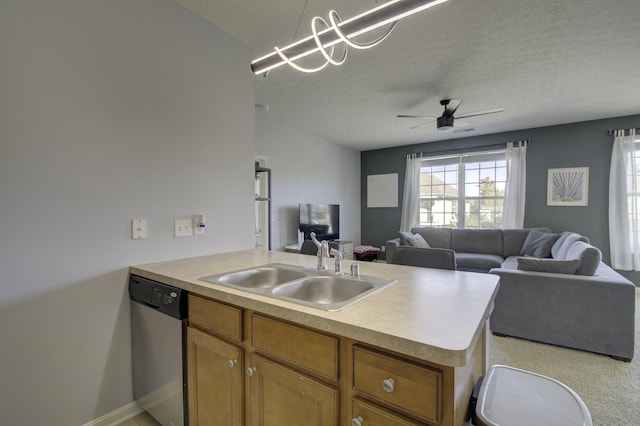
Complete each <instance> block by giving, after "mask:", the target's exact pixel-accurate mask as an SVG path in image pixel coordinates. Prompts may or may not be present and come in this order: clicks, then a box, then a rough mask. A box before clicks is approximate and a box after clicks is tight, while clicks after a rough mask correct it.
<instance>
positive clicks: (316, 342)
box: [251, 314, 338, 381]
mask: <svg viewBox="0 0 640 426" xmlns="http://www.w3.org/2000/svg"><path fill="white" fill-rule="evenodd" d="M251 344H252V345H253V347H255V348H256V349H258V350H261V351H263V352H265V353H268V354H269V355H271V356H272V357H274V358H277V359H279V360H281V361H284V362H287V363H289V364H292V365H294V366H297V367H300V368H302V369H305V370H307V371H308V372H310V373H314V374H316V375H318V376H319V377H321V378H326V379H329V380H332V381H335V380H337V379H338V339H337V338H336V337H332V336H327V335H325V334H322V333H318V332H315V331H312V330H308V329H306V328H302V327H298V326H295V325H292V324H288V323H284V322H281V321H277V320H273V319H271V318H266V317H263V316H260V315H255V314H254V315H252V316H251Z"/></svg>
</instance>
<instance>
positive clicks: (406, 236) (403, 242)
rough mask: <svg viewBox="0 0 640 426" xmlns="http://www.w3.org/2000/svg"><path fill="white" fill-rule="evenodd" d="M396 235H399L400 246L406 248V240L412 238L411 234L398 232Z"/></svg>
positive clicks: (407, 242) (407, 243)
mask: <svg viewBox="0 0 640 426" xmlns="http://www.w3.org/2000/svg"><path fill="white" fill-rule="evenodd" d="M398 235H400V245H401V246H407V245H409V241H408V239H409V238H411V237H413V232H409V231H400V232H398Z"/></svg>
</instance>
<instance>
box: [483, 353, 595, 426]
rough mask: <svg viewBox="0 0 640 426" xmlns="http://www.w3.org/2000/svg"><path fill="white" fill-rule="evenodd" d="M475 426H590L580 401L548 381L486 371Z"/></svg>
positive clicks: (505, 369)
mask: <svg viewBox="0 0 640 426" xmlns="http://www.w3.org/2000/svg"><path fill="white" fill-rule="evenodd" d="M475 424H476V425H477V426H556V425H557V426H592V425H593V423H592V422H591V414H589V410H588V409H587V406H586V405H585V403H584V401H582V399H581V398H580V397H579V396H578V394H576V393H575V392H574V391H573V390H571V389H570V388H569V387H568V386H566V385H564V384H563V383H560V382H559V381H557V380H554V379H552V378H550V377H546V376H542V375H540V374H536V373H532V372H530V371H525V370H520V369H518V368H513V367H509V366H506V365H492V366H491V367H489V370H488V371H487V374H486V376H485V377H484V380H483V381H482V384H481V386H480V392H479V394H478V400H477V402H476V407H475Z"/></svg>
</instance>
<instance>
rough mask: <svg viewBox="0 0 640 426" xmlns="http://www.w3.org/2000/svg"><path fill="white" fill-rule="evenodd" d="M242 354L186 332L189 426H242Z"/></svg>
mask: <svg viewBox="0 0 640 426" xmlns="http://www.w3.org/2000/svg"><path fill="white" fill-rule="evenodd" d="M242 364H243V363H242V350H241V349H240V348H238V347H236V346H234V345H230V344H229V343H226V342H224V341H223V340H220V339H218V338H216V337H213V336H211V335H209V334H206V333H203V332H202V331H199V330H197V329H195V328H192V327H188V328H187V370H188V376H187V377H188V381H187V398H188V405H189V424H190V425H191V426H197V425H200V426H205V425H220V426H242V424H243V380H244V375H243V368H242Z"/></svg>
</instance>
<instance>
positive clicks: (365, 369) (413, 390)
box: [353, 346, 442, 423]
mask: <svg viewBox="0 0 640 426" xmlns="http://www.w3.org/2000/svg"><path fill="white" fill-rule="evenodd" d="M353 387H354V389H356V391H357V392H358V393H359V394H361V395H363V396H367V397H369V398H371V399H373V400H375V401H378V402H380V403H381V404H383V405H386V406H388V407H391V408H393V409H396V410H401V411H403V412H405V413H406V414H408V415H410V416H412V417H416V418H418V419H420V420H422V421H427V422H434V423H439V422H440V419H441V415H442V413H441V412H442V408H441V407H442V372H441V371H439V370H436V369H432V368H429V367H426V366H423V365H418V364H414V363H412V362H409V361H407V360H404V359H401V358H396V357H394V356H391V355H385V354H382V353H379V352H374V351H371V350H368V349H365V348H363V347H359V346H354V347H353Z"/></svg>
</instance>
